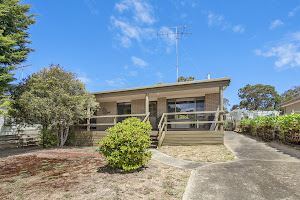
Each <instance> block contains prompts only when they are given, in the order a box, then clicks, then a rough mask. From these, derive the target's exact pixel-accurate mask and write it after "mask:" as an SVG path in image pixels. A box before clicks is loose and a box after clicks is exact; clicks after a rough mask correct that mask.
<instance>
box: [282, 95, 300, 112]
mask: <svg viewBox="0 0 300 200" xmlns="http://www.w3.org/2000/svg"><path fill="white" fill-rule="evenodd" d="M279 106H280V107H281V108H283V110H284V114H292V113H297V114H300V97H297V98H295V99H292V100H289V101H286V102H283V103H281V104H279Z"/></svg>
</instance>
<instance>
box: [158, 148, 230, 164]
mask: <svg viewBox="0 0 300 200" xmlns="http://www.w3.org/2000/svg"><path fill="white" fill-rule="evenodd" d="M158 150H159V151H160V152H162V153H165V154H167V155H169V156H172V157H175V158H179V159H183V160H190V161H197V162H212V163H215V162H227V161H231V160H233V159H234V155H233V154H232V153H231V151H229V150H228V149H227V148H226V146H224V145H199V146H162V147H160V148H159V149H158Z"/></svg>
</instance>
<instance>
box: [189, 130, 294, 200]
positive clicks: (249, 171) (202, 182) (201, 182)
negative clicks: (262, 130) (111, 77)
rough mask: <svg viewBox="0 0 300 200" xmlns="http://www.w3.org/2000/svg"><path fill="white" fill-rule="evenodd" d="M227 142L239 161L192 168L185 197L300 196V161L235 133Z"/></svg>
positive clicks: (230, 199)
mask: <svg viewBox="0 0 300 200" xmlns="http://www.w3.org/2000/svg"><path fill="white" fill-rule="evenodd" d="M225 145H226V146H227V147H228V148H229V149H230V150H231V151H232V152H233V153H234V155H235V156H236V157H237V159H236V161H233V162H227V163H218V164H211V165H205V166H203V167H199V168H197V169H195V170H193V171H192V174H191V177H190V179H189V182H188V185H187V188H186V192H185V193H184V196H183V199H186V200H193V199H205V200H208V199H214V200H216V199H225V200H227V199H228V200H235V199H236V200H245V199H270V200H276V199H289V200H291V199H297V200H298V199H300V160H299V159H297V158H293V157H291V156H289V155H286V154H284V153H282V152H279V151H278V150H276V149H274V148H271V147H269V146H267V145H266V144H265V143H263V142H257V141H256V140H253V139H251V138H248V137H246V136H243V135H241V134H237V133H234V132H225Z"/></svg>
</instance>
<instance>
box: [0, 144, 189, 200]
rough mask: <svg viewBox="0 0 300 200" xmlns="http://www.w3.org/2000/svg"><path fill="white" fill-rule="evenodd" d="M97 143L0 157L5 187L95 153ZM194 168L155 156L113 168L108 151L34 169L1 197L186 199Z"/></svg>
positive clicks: (0, 176)
mask: <svg viewBox="0 0 300 200" xmlns="http://www.w3.org/2000/svg"><path fill="white" fill-rule="evenodd" d="M94 150H95V149H94V148H66V149H49V150H45V149H41V150H36V151H31V152H27V153H24V154H21V153H19V154H18V155H13V156H8V157H2V158H0V180H1V181H0V187H2V186H4V185H6V184H8V183H9V182H12V181H13V180H15V179H16V178H18V177H20V175H22V174H25V173H27V172H28V171H31V170H35V169H38V168H40V167H44V166H49V165H55V164H57V163H61V162H66V161H70V160H73V159H78V157H81V156H89V155H91V153H93V152H94ZM189 176H190V170H183V169H178V168H174V167H170V166H167V165H164V164H161V163H159V162H157V161H155V160H153V159H151V160H150V161H149V162H148V163H147V164H146V166H144V167H143V168H141V169H140V170H137V171H134V172H131V173H122V172H120V170H115V169H112V168H110V167H108V166H107V165H106V163H105V159H104V157H103V156H101V155H99V154H97V156H93V157H90V158H88V159H84V160H80V161H76V162H71V163H68V164H64V165H61V166H57V167H55V168H49V169H43V170H40V171H35V172H33V173H30V174H29V175H28V176H26V177H25V178H23V179H21V180H18V181H17V182H16V183H15V184H13V185H11V186H8V187H6V188H4V189H2V190H0V199H39V200H40V199H47V200H49V199H181V198H182V195H183V193H184V190H185V187H186V184H187V181H188V178H189Z"/></svg>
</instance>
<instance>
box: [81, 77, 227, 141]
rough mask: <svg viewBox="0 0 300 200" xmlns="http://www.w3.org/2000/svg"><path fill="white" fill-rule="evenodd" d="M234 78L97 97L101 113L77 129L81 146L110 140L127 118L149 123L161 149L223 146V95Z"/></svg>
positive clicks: (104, 93) (141, 89)
mask: <svg viewBox="0 0 300 200" xmlns="http://www.w3.org/2000/svg"><path fill="white" fill-rule="evenodd" d="M229 83H230V78H222V79H208V80H201V81H191V82H184V83H173V84H163V85H155V86H148V87H139V88H130V89H124V90H113V91H106V92H97V93H94V95H95V97H96V100H97V101H98V102H99V103H100V109H99V110H98V111H97V113H95V116H94V117H93V118H92V119H87V121H86V123H85V124H80V125H78V126H77V127H76V131H77V133H76V138H78V145H80V143H81V142H80V141H84V138H85V139H87V138H90V141H89V145H95V144H96V143H97V141H99V140H101V138H102V137H105V136H106V134H107V133H106V132H105V130H106V129H107V128H108V127H111V126H114V125H115V124H116V123H118V122H121V121H122V120H123V119H125V118H127V117H138V118H140V119H141V120H142V121H144V122H145V121H149V122H150V123H151V125H152V127H153V131H152V133H151V137H152V139H153V141H157V145H158V146H161V145H199V144H223V113H224V110H223V91H224V89H225V88H226V87H227V86H228V85H229Z"/></svg>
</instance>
